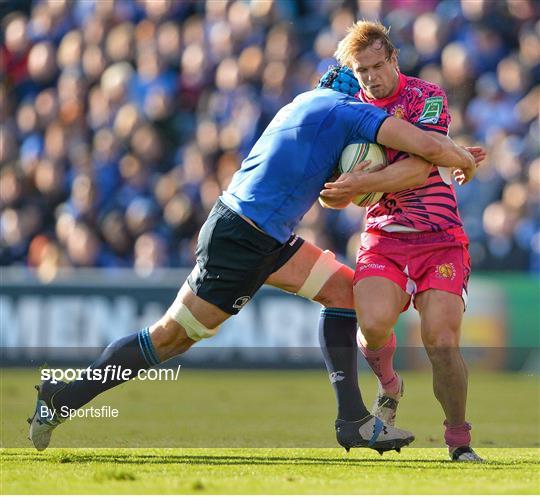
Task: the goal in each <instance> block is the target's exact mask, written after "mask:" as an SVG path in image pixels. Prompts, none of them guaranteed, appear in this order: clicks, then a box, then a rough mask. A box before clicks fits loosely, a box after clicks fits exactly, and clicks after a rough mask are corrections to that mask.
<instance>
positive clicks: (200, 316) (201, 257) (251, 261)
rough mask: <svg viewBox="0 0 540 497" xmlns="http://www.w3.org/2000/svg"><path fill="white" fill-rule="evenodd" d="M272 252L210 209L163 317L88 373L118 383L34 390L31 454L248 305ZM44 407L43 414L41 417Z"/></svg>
mask: <svg viewBox="0 0 540 497" xmlns="http://www.w3.org/2000/svg"><path fill="white" fill-rule="evenodd" d="M239 240H240V241H239ZM279 246H280V244H279V243H278V242H277V241H276V240H274V239H272V238H270V237H268V236H267V235H264V234H263V233H261V232H260V231H258V230H256V229H255V228H253V227H251V226H250V225H249V224H248V223H246V221H244V220H243V219H241V218H240V217H239V216H238V215H237V214H236V213H234V212H233V211H231V210H230V209H228V208H227V207H226V206H224V205H223V204H221V203H219V202H218V204H216V206H215V208H214V209H213V210H212V212H211V213H210V215H209V217H208V220H207V221H206V223H205V224H204V226H203V227H202V229H201V232H200V234H199V239H198V244H197V265H196V266H195V268H194V269H193V271H192V272H191V274H190V276H189V277H188V279H187V282H186V283H184V285H183V286H182V288H181V289H180V291H179V292H178V295H177V297H176V299H175V301H174V302H173V304H172V305H171V306H170V308H169V309H168V310H167V312H166V313H165V314H164V316H163V317H162V318H161V319H159V320H158V321H157V322H156V323H154V324H153V325H151V326H150V327H148V328H145V329H143V330H141V331H139V332H137V333H134V334H132V335H128V336H126V337H122V338H120V339H118V340H116V341H114V342H113V343H111V344H110V345H109V346H108V347H107V348H106V349H105V350H104V351H103V353H102V354H101V355H100V356H99V357H98V358H97V359H96V361H94V363H93V364H92V365H91V366H89V368H88V369H89V370H90V371H91V370H101V372H104V371H106V370H107V368H109V370H112V369H113V368H115V367H116V370H119V369H121V370H122V372H123V376H122V379H118V376H114V377H110V378H109V377H107V379H106V380H105V381H101V380H98V381H96V380H95V379H94V378H95V376H94V375H85V376H83V378H82V379H80V380H76V381H74V382H72V383H69V384H65V383H58V384H55V385H53V384H52V383H51V382H44V383H42V384H41V385H40V386H39V387H38V389H39V391H38V400H37V405H36V411H35V413H34V416H33V417H32V419H31V420H30V424H31V427H30V438H31V440H32V441H33V443H34V445H35V446H36V448H38V449H39V450H43V449H45V448H46V447H47V446H48V443H49V439H50V433H51V431H52V429H53V428H54V427H55V426H57V425H58V424H59V423H60V422H61V421H62V414H65V409H78V408H79V407H81V406H83V405H84V404H86V403H87V402H89V401H90V400H91V399H93V398H94V397H95V396H96V395H98V394H100V393H102V392H104V391H105V390H108V389H110V388H112V387H114V386H117V385H119V384H120V383H123V382H124V381H127V380H129V379H132V378H134V377H135V376H136V375H137V374H138V372H139V370H141V369H146V368H149V367H152V366H155V365H157V364H160V363H161V362H163V361H165V360H167V359H169V358H171V357H174V356H176V355H178V354H181V353H183V352H185V351H186V350H188V349H189V348H190V347H191V346H192V345H193V344H194V343H195V342H197V341H199V340H201V339H204V338H210V337H211V336H213V335H214V334H215V333H216V332H217V329H218V326H219V325H220V324H221V323H222V322H223V321H225V320H226V319H227V318H228V317H229V316H230V315H231V314H236V313H237V312H238V311H239V310H240V308H241V306H238V305H237V301H238V299H239V297H240V296H242V302H245V301H246V300H245V299H246V298H247V300H249V298H251V296H252V295H253V294H254V293H255V292H256V291H257V289H258V288H259V287H260V286H261V285H262V284H263V282H264V280H265V279H266V278H267V276H268V273H269V270H268V269H265V268H267V266H268V265H269V264H272V263H273V261H274V258H275V255H274V254H275V253H276V249H277V248H279ZM268 259H270V260H268ZM128 370H129V371H128ZM47 407H49V408H50V409H46V410H45V411H42V410H41V409H42V408H47ZM55 409H56V410H55ZM41 412H45V414H48V413H50V414H52V415H51V416H50V417H49V418H50V419H49V418H48V417H47V416H45V417H42V416H40V413H41ZM56 413H58V414H60V416H57V415H56Z"/></svg>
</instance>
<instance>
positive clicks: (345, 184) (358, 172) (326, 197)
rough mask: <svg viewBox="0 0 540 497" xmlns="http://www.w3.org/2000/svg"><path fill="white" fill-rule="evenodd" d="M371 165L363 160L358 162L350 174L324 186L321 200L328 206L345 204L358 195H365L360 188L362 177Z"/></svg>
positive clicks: (345, 174) (342, 175) (344, 174)
mask: <svg viewBox="0 0 540 497" xmlns="http://www.w3.org/2000/svg"><path fill="white" fill-rule="evenodd" d="M370 164H371V161H369V160H365V161H362V162H359V163H358V164H357V165H356V166H355V167H354V169H353V171H352V172H350V173H343V174H341V175H340V176H339V177H338V178H337V179H336V180H335V181H330V182H327V183H325V184H324V190H321V192H320V197H321V199H322V200H323V201H324V202H325V203H327V204H329V203H330V202H331V203H332V204H333V203H334V202H335V203H338V204H341V203H344V202H347V204H348V203H349V202H350V201H351V200H352V199H353V198H354V197H355V196H356V195H359V194H360V193H365V192H364V191H363V190H362V189H361V187H362V176H365V175H366V174H368V173H366V172H365V171H364V169H365V168H366V167H368V166H369V165H370Z"/></svg>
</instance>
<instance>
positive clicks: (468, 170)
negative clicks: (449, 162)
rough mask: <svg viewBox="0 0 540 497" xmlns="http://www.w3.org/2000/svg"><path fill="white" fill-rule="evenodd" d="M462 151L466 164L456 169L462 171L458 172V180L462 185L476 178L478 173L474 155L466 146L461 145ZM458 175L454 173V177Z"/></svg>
mask: <svg viewBox="0 0 540 497" xmlns="http://www.w3.org/2000/svg"><path fill="white" fill-rule="evenodd" d="M461 150H462V153H463V163H464V164H465V165H464V166H463V167H461V168H458V169H456V171H460V173H458V177H459V180H458V178H456V181H457V182H458V184H460V185H464V184H465V183H468V182H469V181H471V180H472V179H473V178H474V175H475V174H476V159H475V158H474V155H473V154H472V153H471V152H469V150H467V148H466V147H461ZM455 177H456V176H455V175H454V178H455Z"/></svg>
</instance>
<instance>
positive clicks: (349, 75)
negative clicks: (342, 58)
mask: <svg viewBox="0 0 540 497" xmlns="http://www.w3.org/2000/svg"><path fill="white" fill-rule="evenodd" d="M317 88H330V89H331V90H335V91H339V92H341V93H345V94H346V95H349V96H351V97H354V96H355V95H356V94H357V93H358V92H359V91H360V84H359V83H358V80H357V79H356V78H355V76H354V73H353V72H352V71H351V69H349V68H348V67H347V66H330V67H329V68H328V70H327V71H326V72H325V73H324V74H323V75H322V77H321V79H320V80H319V83H318V84H317Z"/></svg>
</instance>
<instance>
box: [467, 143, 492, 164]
mask: <svg viewBox="0 0 540 497" xmlns="http://www.w3.org/2000/svg"><path fill="white" fill-rule="evenodd" d="M464 148H465V150H467V151H468V152H469V153H470V154H471V155H472V156H473V157H474V162H475V163H476V167H479V166H480V162H482V161H483V160H484V159H485V158H486V155H487V154H486V151H485V150H484V149H483V148H482V147H464Z"/></svg>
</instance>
